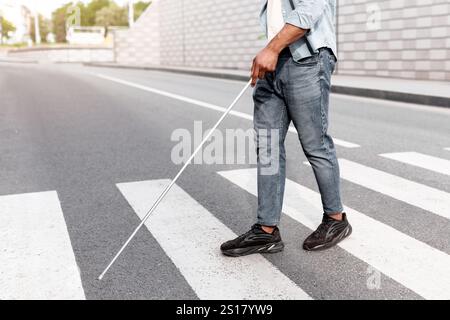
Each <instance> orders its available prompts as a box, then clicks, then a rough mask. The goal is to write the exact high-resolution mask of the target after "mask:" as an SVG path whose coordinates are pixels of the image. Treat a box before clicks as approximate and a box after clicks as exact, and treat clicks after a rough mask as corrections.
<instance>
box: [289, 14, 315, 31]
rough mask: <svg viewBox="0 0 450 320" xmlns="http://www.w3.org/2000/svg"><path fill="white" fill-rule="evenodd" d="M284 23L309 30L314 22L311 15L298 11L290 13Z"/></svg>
mask: <svg viewBox="0 0 450 320" xmlns="http://www.w3.org/2000/svg"><path fill="white" fill-rule="evenodd" d="M286 23H288V24H292V25H293V26H296V27H298V28H301V29H304V30H310V29H312V28H313V27H314V25H315V23H316V21H315V20H314V19H313V17H312V16H311V15H308V14H304V13H299V12H298V11H296V10H294V11H292V12H291V13H290V14H289V16H288V17H287V19H286Z"/></svg>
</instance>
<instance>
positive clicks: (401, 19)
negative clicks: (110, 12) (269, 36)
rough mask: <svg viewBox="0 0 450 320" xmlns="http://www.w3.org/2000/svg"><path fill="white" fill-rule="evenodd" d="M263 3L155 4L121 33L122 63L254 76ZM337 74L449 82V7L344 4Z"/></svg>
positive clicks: (368, 0) (401, 0) (435, 3)
mask: <svg viewBox="0 0 450 320" xmlns="http://www.w3.org/2000/svg"><path fill="white" fill-rule="evenodd" d="M260 4H261V1H260V0H246V1H242V0H227V1H219V0H154V1H153V4H152V5H151V6H150V8H149V9H148V10H147V12H146V13H145V14H144V15H143V16H142V17H141V18H140V19H139V20H138V22H137V24H136V25H135V26H134V28H132V29H130V30H127V31H119V32H117V33H116V40H115V44H116V49H115V53H116V61H117V62H120V63H132V64H135V63H143V64H146V63H148V64H162V65H171V66H189V67H208V68H230V69H248V68H249V65H250V62H251V59H252V58H253V56H254V54H255V53H256V52H257V51H258V50H259V49H260V48H262V47H263V46H264V44H265V40H264V39H261V35H262V32H261V30H260V26H259V22H258V13H259V9H260ZM338 8H339V15H338V34H339V36H338V43H339V45H338V46H339V52H340V62H339V64H338V73H339V74H343V75H368V76H384V77H396V78H408V79H428V80H450V1H449V0H381V1H373V0H339V1H338Z"/></svg>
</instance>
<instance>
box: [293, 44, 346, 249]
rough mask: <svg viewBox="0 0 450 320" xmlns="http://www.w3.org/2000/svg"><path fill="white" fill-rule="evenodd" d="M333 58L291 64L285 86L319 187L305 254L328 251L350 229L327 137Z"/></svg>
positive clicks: (324, 52) (326, 56)
mask: <svg viewBox="0 0 450 320" xmlns="http://www.w3.org/2000/svg"><path fill="white" fill-rule="evenodd" d="M334 67H335V58H334V56H333V55H332V54H331V53H330V52H329V51H328V50H321V51H320V54H319V55H317V56H314V57H312V58H310V59H306V60H303V61H300V62H295V61H293V60H291V63H290V65H289V79H288V81H287V83H286V85H285V99H286V103H287V107H288V111H289V113H290V116H291V118H292V121H293V122H294V125H295V127H296V129H297V131H298V136H299V139H300V142H301V145H302V148H303V151H304V153H305V155H306V157H307V158H308V161H309V163H310V164H311V166H312V168H313V170H314V175H315V177H316V180H317V184H318V186H319V190H320V194H321V198H322V205H323V210H324V217H323V220H322V224H321V225H320V226H319V228H318V229H317V230H316V231H315V232H313V233H312V234H311V235H310V236H309V237H308V238H307V239H306V240H305V242H304V244H303V248H304V249H305V250H311V251H312V250H323V249H327V248H330V247H332V246H334V245H336V244H337V243H339V242H340V241H342V240H343V239H344V238H346V237H348V236H349V235H350V234H351V232H352V228H351V226H350V224H349V223H348V221H347V217H346V214H345V213H343V210H344V209H343V206H342V201H341V193H340V175H339V163H338V160H337V156H336V150H335V147H334V143H333V139H332V138H331V136H330V135H329V134H328V105H329V96H330V88H331V74H332V73H333V71H334Z"/></svg>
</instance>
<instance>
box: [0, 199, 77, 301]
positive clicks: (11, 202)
mask: <svg viewBox="0 0 450 320" xmlns="http://www.w3.org/2000/svg"><path fill="white" fill-rule="evenodd" d="M0 217H1V223H0V244H1V249H0V261H1V263H0V299H1V300H4V299H20V300H26V299H84V298H85V295H84V291H83V287H82V284H81V278H80V273H79V270H78V267H77V263H76V261H75V256H74V253H73V250H72V245H71V242H70V238H69V234H68V233H67V227H66V223H65V221H64V216H63V212H62V210H61V206H60V203H59V199H58V195H57V193H56V192H54V191H50V192H40V193H29V194H19V195H8V196H1V197H0Z"/></svg>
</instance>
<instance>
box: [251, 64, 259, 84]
mask: <svg viewBox="0 0 450 320" xmlns="http://www.w3.org/2000/svg"><path fill="white" fill-rule="evenodd" d="M252 69H253V70H252V87H254V86H255V85H256V81H257V80H258V76H259V66H258V65H257V64H256V63H254V64H253V68H252Z"/></svg>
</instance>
